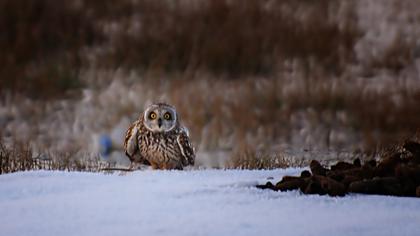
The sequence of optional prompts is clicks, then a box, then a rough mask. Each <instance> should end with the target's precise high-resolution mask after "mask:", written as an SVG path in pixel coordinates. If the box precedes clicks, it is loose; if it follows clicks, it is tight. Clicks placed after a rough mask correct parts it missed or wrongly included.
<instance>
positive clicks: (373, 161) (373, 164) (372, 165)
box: [365, 159, 376, 167]
mask: <svg viewBox="0 0 420 236" xmlns="http://www.w3.org/2000/svg"><path fill="white" fill-rule="evenodd" d="M365 165H369V166H371V167H376V160H375V159H372V160H369V161H367V162H366V163H365Z"/></svg>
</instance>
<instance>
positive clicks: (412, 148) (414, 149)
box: [403, 141, 420, 155]
mask: <svg viewBox="0 0 420 236" xmlns="http://www.w3.org/2000/svg"><path fill="white" fill-rule="evenodd" d="M403 148H404V149H405V150H407V151H409V152H411V153H412V154H413V155H420V143H417V142H413V141H406V142H405V143H404V144H403Z"/></svg>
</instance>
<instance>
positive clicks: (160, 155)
mask: <svg viewBox="0 0 420 236" xmlns="http://www.w3.org/2000/svg"><path fill="white" fill-rule="evenodd" d="M124 149H125V154H126V155H127V156H128V158H129V159H130V160H131V162H132V164H135V163H141V164H146V165H151V166H152V168H153V169H179V170H182V169H183V167H185V166H188V165H194V159H195V153H194V148H193V147H192V145H191V143H190V137H189V134H188V130H187V129H186V128H185V127H183V126H181V124H180V119H179V116H178V113H177V112H176V110H175V107H173V106H171V105H168V104H165V103H157V104H153V105H150V106H148V107H147V108H146V110H145V111H144V112H143V114H141V115H140V117H139V119H138V120H136V121H135V122H134V123H133V124H132V125H131V126H130V127H129V128H128V130H127V133H126V136H125V140H124Z"/></svg>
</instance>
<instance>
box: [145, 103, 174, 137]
mask: <svg viewBox="0 0 420 236" xmlns="http://www.w3.org/2000/svg"><path fill="white" fill-rule="evenodd" d="M143 123H144V126H145V127H146V128H147V129H148V130H150V131H152V132H169V131H171V130H173V129H174V128H175V127H176V125H177V124H178V116H177V113H176V110H175V107H173V106H171V105H168V104H165V103H157V104H152V105H150V106H148V107H147V108H146V110H145V111H144V117H143Z"/></svg>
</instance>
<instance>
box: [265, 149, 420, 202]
mask: <svg viewBox="0 0 420 236" xmlns="http://www.w3.org/2000/svg"><path fill="white" fill-rule="evenodd" d="M310 170H311V171H310V172H309V171H308V170H304V171H302V173H301V175H300V176H284V177H283V179H282V180H281V181H280V182H278V183H276V184H275V185H274V184H272V183H271V182H267V183H266V184H264V185H258V186H257V188H261V189H272V190H275V191H288V190H295V189H299V190H300V191H301V192H302V193H304V194H320V195H325V194H328V195H330V196H344V195H345V194H347V193H364V194H378V195H392V196H407V197H415V196H417V197H420V143H418V142H414V141H406V142H405V143H404V144H403V145H401V146H399V147H398V148H396V149H395V150H394V151H392V152H390V153H388V154H387V155H385V156H383V157H382V160H381V161H380V162H379V163H377V162H376V161H375V160H371V161H367V162H365V163H363V164H362V163H361V161H360V159H356V160H354V161H353V163H347V162H338V163H337V164H335V165H333V166H331V167H330V168H326V167H324V166H322V165H321V164H320V163H319V162H318V161H316V160H312V162H311V163H310Z"/></svg>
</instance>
